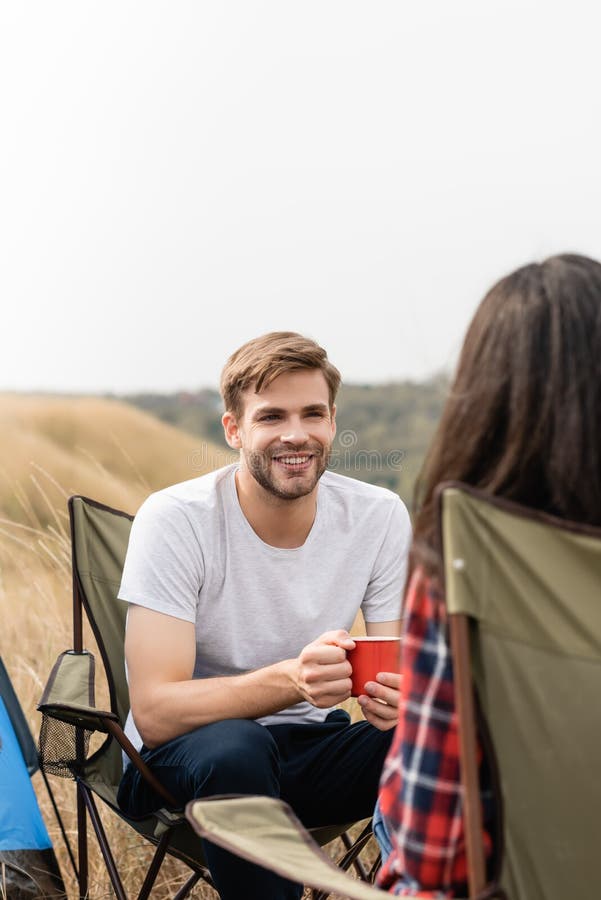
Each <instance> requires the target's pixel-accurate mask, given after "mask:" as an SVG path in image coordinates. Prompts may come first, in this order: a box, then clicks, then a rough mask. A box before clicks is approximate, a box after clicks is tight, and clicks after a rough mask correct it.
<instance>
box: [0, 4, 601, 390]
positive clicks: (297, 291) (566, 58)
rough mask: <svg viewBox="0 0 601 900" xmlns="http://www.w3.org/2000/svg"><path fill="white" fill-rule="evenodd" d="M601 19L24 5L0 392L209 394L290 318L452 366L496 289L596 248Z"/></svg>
mask: <svg viewBox="0 0 601 900" xmlns="http://www.w3.org/2000/svg"><path fill="white" fill-rule="evenodd" d="M597 9H598V5H597V4H593V3H591V2H583V0H577V2H573V0H572V2H562V3H557V2H552V0H551V2H550V0H541V2H533V0H502V2H495V0H486V2H482V0H473V2H467V0H463V2H462V0H454V2H453V3H449V2H448V0H438V2H423V3H409V2H405V0H394V2H388V0H362V2H356V0H303V2H290V0H266V2H257V0H235V2H234V0H229V2H228V0H225V2H218V0H210V2H202V0H195V2H172V0H170V2H161V3H157V2H148V0H146V2H139V3H132V2H124V0H119V2H107V0H104V2H86V0H77V2H68V3H67V2H60V0H53V2H51V3H49V2H47V0H44V2H31V0H30V2H27V3H23V2H19V0H12V2H10V0H5V2H4V3H2V5H1V6H0V116H1V120H0V121H1V129H2V133H1V140H0V179H1V181H0V303H1V304H2V318H1V320H0V322H1V324H0V328H1V334H2V352H1V354H0V389H20V390H21V389H23V390H24V389H44V390H66V391H116V392H125V391H132V390H152V389H160V390H174V389H178V388H188V389H193V388H196V387H201V386H205V385H215V384H217V382H218V378H219V373H220V370H221V367H222V365H223V363H224V362H225V359H226V357H227V356H228V355H229V354H230V353H231V352H232V351H233V350H234V349H235V348H236V347H237V346H239V345H240V344H241V343H242V342H243V341H245V340H247V339H249V338H251V337H254V336H256V335H258V334H261V333H263V332H265V331H270V330H274V329H291V330H297V331H301V332H303V333H305V334H308V335H310V336H312V337H314V338H316V339H317V340H318V341H319V342H320V343H322V344H323V345H324V346H325V347H326V348H327V350H328V352H329V355H330V357H331V358H332V360H333V361H334V363H335V364H336V365H338V367H339V368H340V369H341V371H342V373H343V377H344V378H345V379H346V380H347V381H354V382H357V381H359V382H372V381H384V380H388V379H399V378H406V377H410V378H422V377H425V376H427V375H428V374H430V373H432V372H435V371H437V370H440V369H444V368H449V367H450V366H452V364H453V362H454V360H455V357H456V353H457V350H458V348H459V346H460V343H461V337H462V335H463V332H464V330H465V328H466V326H467V324H468V321H469V319H470V317H471V315H472V313H473V311H474V309H475V307H476V305H477V303H478V301H479V300H480V298H481V297H482V295H483V293H484V291H485V290H486V289H487V288H488V287H489V286H490V285H491V284H492V283H493V281H495V280H496V279H497V278H498V277H500V276H501V275H503V274H505V273H506V272H507V271H509V270H510V269H512V268H514V267H516V266H517V265H519V264H522V263H524V262H527V261H530V260H531V259H533V258H542V257H544V256H546V255H548V254H550V253H555V252H560V251H562V250H571V251H580V252H583V253H588V254H590V255H593V256H597V257H601V116H600V112H601V110H600V100H599V97H600V86H601V61H600V60H601V56H600V54H599V33H600V25H601V13H599V12H597Z"/></svg>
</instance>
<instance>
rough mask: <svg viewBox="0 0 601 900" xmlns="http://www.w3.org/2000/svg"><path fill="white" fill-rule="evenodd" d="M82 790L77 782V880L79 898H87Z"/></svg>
mask: <svg viewBox="0 0 601 900" xmlns="http://www.w3.org/2000/svg"><path fill="white" fill-rule="evenodd" d="M83 791H84V788H83V787H82V786H81V785H80V783H79V782H77V783H76V786H75V792H76V797H77V869H78V872H77V880H78V883H79V900H87V896H88V834H87V816H86V804H85V800H84V797H83Z"/></svg>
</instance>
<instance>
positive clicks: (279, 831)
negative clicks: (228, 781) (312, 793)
mask: <svg viewBox="0 0 601 900" xmlns="http://www.w3.org/2000/svg"><path fill="white" fill-rule="evenodd" d="M186 816H187V817H188V819H189V821H190V822H191V824H192V826H193V827H194V828H195V829H196V831H197V832H198V834H199V835H200V836H201V837H207V838H209V839H210V840H211V841H213V842H214V843H216V844H218V845H219V846H220V847H224V848H225V849H226V850H230V851H231V852H232V853H236V854H237V855H238V856H241V857H242V858H243V859H247V860H249V861H250V862H255V863H259V864H260V865H263V866H267V867H268V868H269V869H271V870H272V871H274V872H277V874H278V875H283V876H284V877H285V878H290V879H292V880H294V881H301V882H304V883H305V884H307V885H311V886H312V887H314V888H318V889H319V890H320V891H322V892H323V895H320V896H327V895H328V894H329V893H330V892H333V893H335V894H336V895H337V896H342V897H351V898H353V900H372V898H377V900H380V898H382V897H383V896H384V895H383V893H382V891H379V890H377V889H376V888H375V887H373V886H372V885H370V884H366V883H365V882H364V881H360V880H357V879H356V878H353V877H352V876H351V875H349V873H348V872H346V871H344V870H343V869H341V868H339V867H338V866H337V865H335V864H334V863H333V862H332V860H331V859H330V857H329V856H327V855H326V854H325V853H324V852H323V850H321V849H320V847H319V846H318V845H317V844H316V843H315V841H314V839H313V838H312V837H311V835H310V834H309V832H308V831H307V830H306V829H305V828H304V826H303V825H302V824H301V822H300V821H299V820H298V819H297V817H296V816H295V815H294V813H293V812H292V810H291V808H290V807H289V806H288V804H287V803H284V802H283V801H282V800H277V799H274V798H273V797H210V798H208V799H206V800H195V801H193V802H191V803H189V804H188V805H187V807H186Z"/></svg>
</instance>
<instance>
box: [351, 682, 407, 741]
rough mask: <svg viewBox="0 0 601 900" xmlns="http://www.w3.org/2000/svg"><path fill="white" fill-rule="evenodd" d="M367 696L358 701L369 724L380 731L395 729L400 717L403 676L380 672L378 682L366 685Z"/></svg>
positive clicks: (362, 695)
mask: <svg viewBox="0 0 601 900" xmlns="http://www.w3.org/2000/svg"><path fill="white" fill-rule="evenodd" d="M365 690H366V693H365V694H361V695H360V696H359V697H358V698H357V700H358V703H359V705H360V707H361V709H362V711H363V715H364V716H365V718H366V719H367V721H368V722H371V724H372V725H373V726H374V727H375V728H379V729H380V731H388V730H389V729H390V728H394V727H395V725H396V723H397V719H398V716H399V700H400V696H401V676H400V675H398V674H396V673H394V672H378V674H377V676H376V681H367V682H366V683H365Z"/></svg>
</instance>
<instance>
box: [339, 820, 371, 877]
mask: <svg viewBox="0 0 601 900" xmlns="http://www.w3.org/2000/svg"><path fill="white" fill-rule="evenodd" d="M340 837H341V838H342V843H343V844H344V846H345V848H346V849H347V850H350V849H351V847H352V846H353V841H352V839H351V838H350V837H349V836H348V832H347V831H344V832H343V833H342V834H341V835H340ZM353 866H354V868H355V871H356V872H357V875H358V876H359V878H360V879H361V881H369V874H368V872H367V870H366V868H365V866H364V865H363V863H362V862H361V860H360V859H359V857H357V859H355V860H353Z"/></svg>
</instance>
